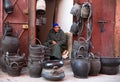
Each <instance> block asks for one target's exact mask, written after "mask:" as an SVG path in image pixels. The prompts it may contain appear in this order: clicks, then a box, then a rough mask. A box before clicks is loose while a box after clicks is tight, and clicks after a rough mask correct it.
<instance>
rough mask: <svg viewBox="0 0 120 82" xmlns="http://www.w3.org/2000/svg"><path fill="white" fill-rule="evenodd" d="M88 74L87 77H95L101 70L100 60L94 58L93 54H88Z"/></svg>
mask: <svg viewBox="0 0 120 82" xmlns="http://www.w3.org/2000/svg"><path fill="white" fill-rule="evenodd" d="M90 55H91V56H90V58H89V60H90V64H91V66H90V72H89V75H92V76H96V75H98V74H99V72H100V69H101V62H100V58H99V57H96V56H95V55H94V54H93V53H90Z"/></svg>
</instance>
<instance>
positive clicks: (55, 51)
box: [45, 29, 66, 58]
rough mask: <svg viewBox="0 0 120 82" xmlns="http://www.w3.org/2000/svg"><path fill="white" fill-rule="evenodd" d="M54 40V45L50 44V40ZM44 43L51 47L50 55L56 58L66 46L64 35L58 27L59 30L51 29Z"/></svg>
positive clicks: (59, 56)
mask: <svg viewBox="0 0 120 82" xmlns="http://www.w3.org/2000/svg"><path fill="white" fill-rule="evenodd" d="M53 40H54V41H56V42H57V44H56V45H54V46H53V45H52V41H53ZM45 45H46V46H48V47H50V48H51V49H52V56H55V57H56V58H61V52H62V51H63V50H64V49H65V48H66V35H65V33H64V32H63V31H62V30H61V29H60V30H59V32H55V31H54V29H51V30H50V31H49V33H48V37H47V39H46V42H45Z"/></svg>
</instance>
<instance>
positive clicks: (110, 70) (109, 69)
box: [100, 66, 119, 75]
mask: <svg viewBox="0 0 120 82" xmlns="http://www.w3.org/2000/svg"><path fill="white" fill-rule="evenodd" d="M100 73H102V74H107V75H115V74H118V73H119V66H102V67H101V71H100Z"/></svg>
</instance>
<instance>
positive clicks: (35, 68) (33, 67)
mask: <svg viewBox="0 0 120 82" xmlns="http://www.w3.org/2000/svg"><path fill="white" fill-rule="evenodd" d="M28 70H29V75H30V77H33V78H38V77H41V72H42V65H41V63H40V62H38V61H36V62H35V61H34V62H31V61H29V62H28Z"/></svg>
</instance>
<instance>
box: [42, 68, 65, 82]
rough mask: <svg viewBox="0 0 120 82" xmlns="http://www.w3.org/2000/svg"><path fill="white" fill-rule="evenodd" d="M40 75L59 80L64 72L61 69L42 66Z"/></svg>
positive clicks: (63, 75) (51, 79)
mask: <svg viewBox="0 0 120 82" xmlns="http://www.w3.org/2000/svg"><path fill="white" fill-rule="evenodd" d="M42 77H44V78H45V79H47V80H50V81H60V80H62V79H63V78H64V77H65V73H64V71H63V70H54V69H45V68H43V71H42Z"/></svg>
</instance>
